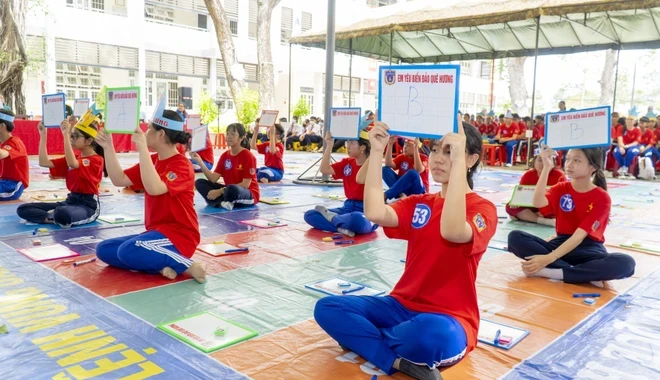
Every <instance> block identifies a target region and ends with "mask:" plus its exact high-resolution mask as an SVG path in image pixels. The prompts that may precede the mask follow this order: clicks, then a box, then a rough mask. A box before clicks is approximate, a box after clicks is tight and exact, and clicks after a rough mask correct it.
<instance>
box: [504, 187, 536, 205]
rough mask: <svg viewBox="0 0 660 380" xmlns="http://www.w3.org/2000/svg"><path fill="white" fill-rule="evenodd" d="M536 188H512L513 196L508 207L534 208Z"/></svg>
mask: <svg viewBox="0 0 660 380" xmlns="http://www.w3.org/2000/svg"><path fill="white" fill-rule="evenodd" d="M535 190H536V186H528V185H517V186H516V187H514V188H513V194H512V195H511V200H510V201H509V205H510V206H516V207H534V191H535Z"/></svg>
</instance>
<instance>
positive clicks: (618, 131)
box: [612, 124, 625, 141]
mask: <svg viewBox="0 0 660 380" xmlns="http://www.w3.org/2000/svg"><path fill="white" fill-rule="evenodd" d="M624 128H625V127H624V126H623V125H621V124H617V125H615V126H613V127H612V140H615V141H616V139H617V138H618V137H621V136H623V129H624Z"/></svg>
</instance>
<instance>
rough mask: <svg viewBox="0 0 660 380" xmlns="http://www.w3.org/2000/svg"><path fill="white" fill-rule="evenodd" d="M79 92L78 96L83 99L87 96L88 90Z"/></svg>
mask: <svg viewBox="0 0 660 380" xmlns="http://www.w3.org/2000/svg"><path fill="white" fill-rule="evenodd" d="M79 94H80V97H81V98H82V99H85V98H87V97H88V95H89V92H87V91H80V92H79Z"/></svg>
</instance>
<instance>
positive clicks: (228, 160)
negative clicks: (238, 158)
mask: <svg viewBox="0 0 660 380" xmlns="http://www.w3.org/2000/svg"><path fill="white" fill-rule="evenodd" d="M225 169H227V170H229V169H231V160H230V159H226V160H225Z"/></svg>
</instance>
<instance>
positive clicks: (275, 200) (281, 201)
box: [259, 197, 291, 205]
mask: <svg viewBox="0 0 660 380" xmlns="http://www.w3.org/2000/svg"><path fill="white" fill-rule="evenodd" d="M259 202H261V203H265V204H267V205H286V204H289V203H291V202H289V201H285V200H284V199H281V198H272V197H263V198H259Z"/></svg>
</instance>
